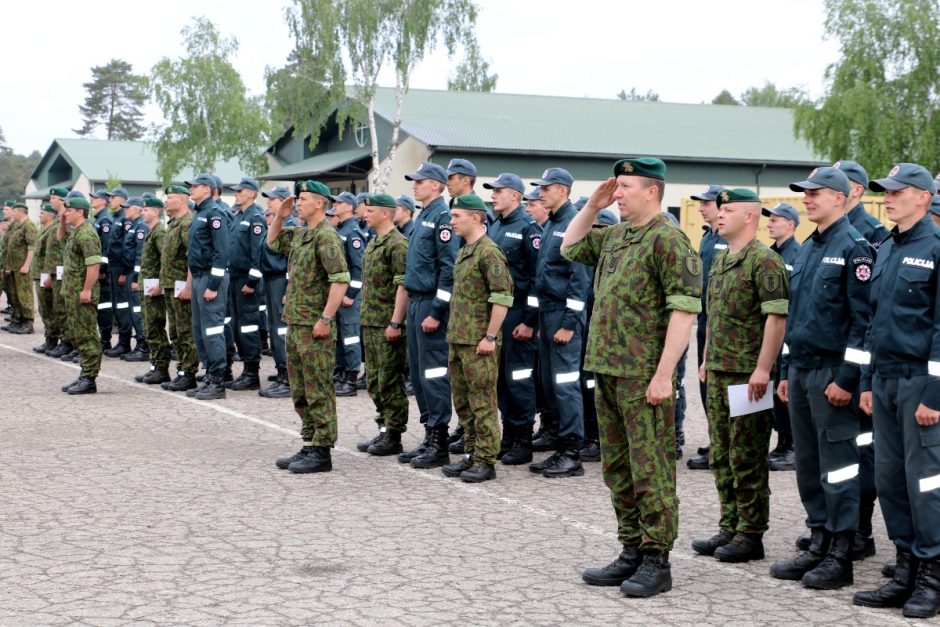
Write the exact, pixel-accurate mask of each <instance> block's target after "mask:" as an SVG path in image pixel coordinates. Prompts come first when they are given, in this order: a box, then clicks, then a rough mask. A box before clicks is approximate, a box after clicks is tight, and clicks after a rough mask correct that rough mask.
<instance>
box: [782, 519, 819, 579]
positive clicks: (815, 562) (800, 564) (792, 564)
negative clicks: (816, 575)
mask: <svg viewBox="0 0 940 627" xmlns="http://www.w3.org/2000/svg"><path fill="white" fill-rule="evenodd" d="M810 533H811V536H810V542H809V550H808V551H802V552H801V553H800V554H799V555H797V556H796V557H794V558H793V559H792V560H790V561H787V562H775V563H774V565H773V566H771V567H770V575H771V576H772V577H775V578H777V579H787V580H790V581H799V580H801V579H802V578H803V575H805V574H806V573H808V572H809V571H811V570H813V569H814V568H816V567H817V566H819V565H820V564H821V563H822V561H823V560H824V559H825V558H826V555H827V554H828V553H829V544H830V541H831V539H832V534H830V533H829V532H828V531H826V530H825V529H824V528H822V527H813V529H811V530H810Z"/></svg>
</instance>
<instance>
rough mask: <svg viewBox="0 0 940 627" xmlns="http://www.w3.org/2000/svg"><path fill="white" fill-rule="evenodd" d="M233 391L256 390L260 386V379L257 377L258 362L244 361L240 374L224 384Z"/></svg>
mask: <svg viewBox="0 0 940 627" xmlns="http://www.w3.org/2000/svg"><path fill="white" fill-rule="evenodd" d="M225 387H227V388H228V389H230V390H232V391H234V392H240V391H243V390H258V389H260V388H261V379H260V378H258V362H256V361H253V362H247V361H246V362H245V365H244V366H243V367H242V374H241V376H240V377H238V379H237V380H235V381H232V382H231V383H228V384H226V385H225Z"/></svg>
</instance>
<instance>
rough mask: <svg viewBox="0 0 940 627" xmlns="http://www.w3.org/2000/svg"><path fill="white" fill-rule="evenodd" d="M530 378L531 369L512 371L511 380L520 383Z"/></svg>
mask: <svg viewBox="0 0 940 627" xmlns="http://www.w3.org/2000/svg"><path fill="white" fill-rule="evenodd" d="M531 376H532V368H524V369H522V370H513V371H512V380H513V381H521V380H522V379H528V378H530V377H531Z"/></svg>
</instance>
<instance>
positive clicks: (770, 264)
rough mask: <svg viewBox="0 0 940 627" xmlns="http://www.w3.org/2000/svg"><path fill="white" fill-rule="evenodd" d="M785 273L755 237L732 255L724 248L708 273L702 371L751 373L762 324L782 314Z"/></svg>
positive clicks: (786, 282) (786, 292)
mask: <svg viewBox="0 0 940 627" xmlns="http://www.w3.org/2000/svg"><path fill="white" fill-rule="evenodd" d="M789 285H790V273H789V272H787V269H786V266H785V264H784V263H783V259H782V258H781V257H780V255H778V254H777V253H775V252H774V251H772V250H770V248H768V247H767V246H766V245H765V244H763V243H761V242H760V241H758V240H756V239H755V240H751V242H750V243H748V244H747V245H746V246H745V247H744V248H742V249H741V250H739V251H738V252H736V253H732V252H730V249H725V250H722V251H721V252H719V253H718V254H717V255H716V256H715V259H714V261H713V262H712V267H711V272H710V273H709V277H708V299H707V307H708V333H709V340H708V351H707V354H706V357H705V369H706V370H716V371H719V372H752V371H753V370H754V368H756V367H757V357H758V356H759V355H760V348H761V342H762V341H763V337H764V322H765V320H766V318H767V316H768V315H769V314H776V315H778V316H786V315H787V309H788V308H789V306H790V301H789V300H788V299H789V293H790V290H789Z"/></svg>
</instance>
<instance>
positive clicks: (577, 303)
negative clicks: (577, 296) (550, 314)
mask: <svg viewBox="0 0 940 627" xmlns="http://www.w3.org/2000/svg"><path fill="white" fill-rule="evenodd" d="M565 307H567V308H568V309H570V310H572V311H584V301H583V300H574V299H573V298H568V299H566V300H565Z"/></svg>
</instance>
